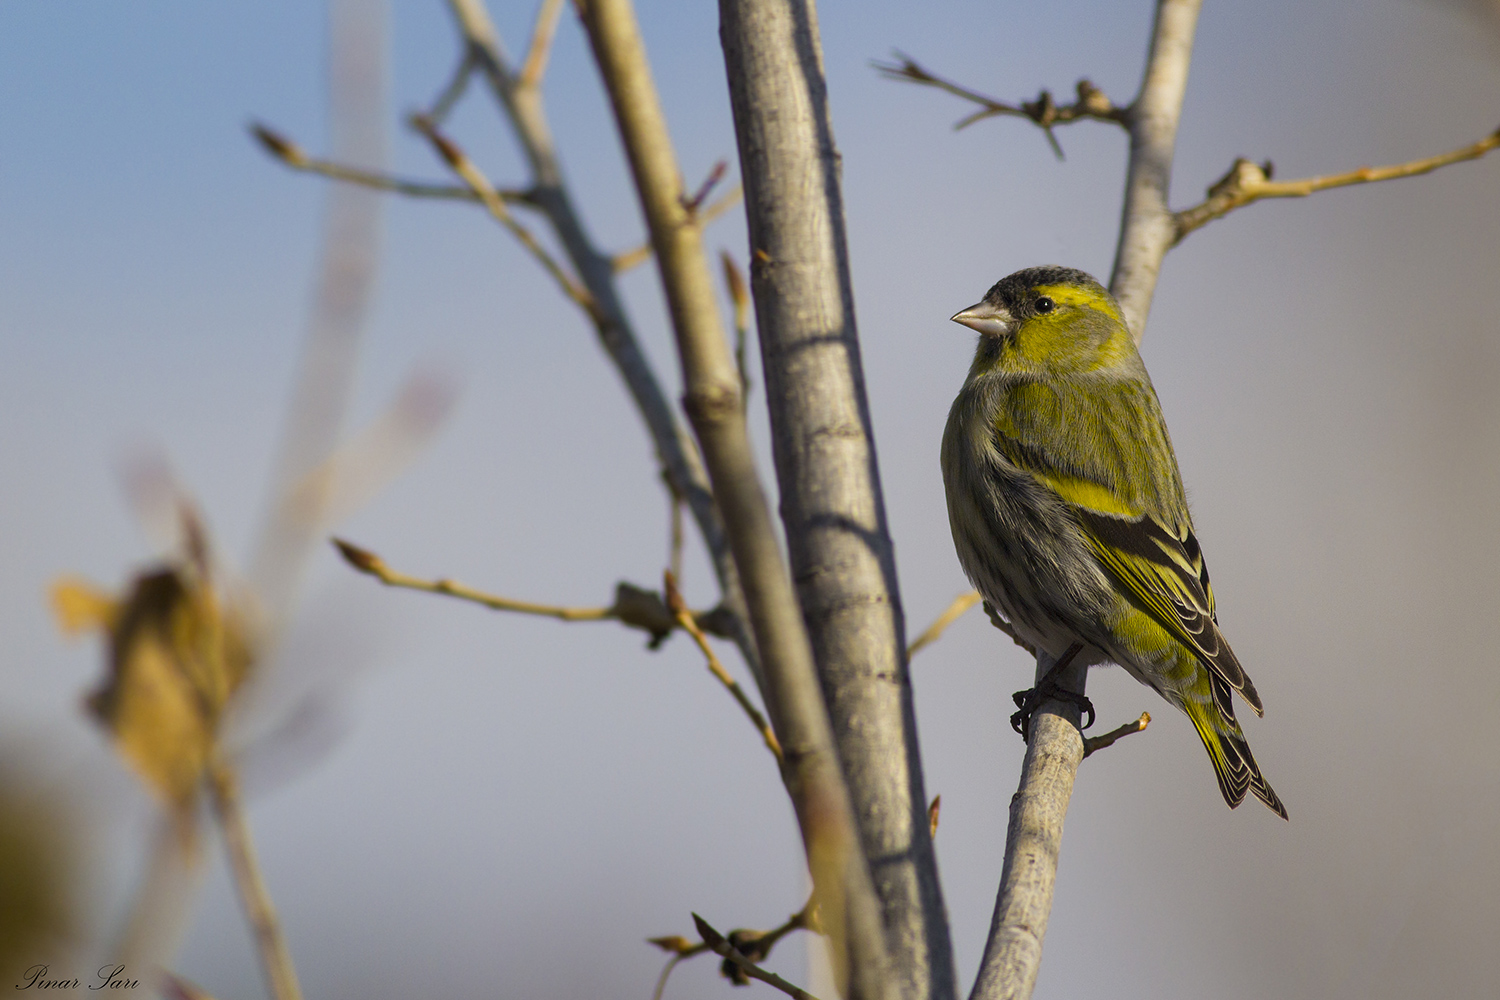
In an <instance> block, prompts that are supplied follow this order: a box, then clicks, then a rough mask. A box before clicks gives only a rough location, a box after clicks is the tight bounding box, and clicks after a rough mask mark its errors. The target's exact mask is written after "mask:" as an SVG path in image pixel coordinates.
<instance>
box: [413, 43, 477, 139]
mask: <svg viewBox="0 0 1500 1000" xmlns="http://www.w3.org/2000/svg"><path fill="white" fill-rule="evenodd" d="M475 68H476V62H475V59H474V51H473V50H472V49H465V50H464V54H463V58H462V59H460V60H459V61H458V66H457V68H456V69H454V71H453V79H451V80H449V81H448V86H446V87H444V88H443V92H442V93H440V94H438V96H437V98H436V99H435V100H433V102H432V106H431V107H430V108H428V109H427V111H426V113H425V114H424V115H423V117H425V118H426V119H427V120H428V121H431V122H436V123H437V124H439V125H441V124H442V123H443V122H445V121H447V120H448V115H449V113H450V112H452V110H453V108H454V105H456V104H458V101H459V98H461V97H463V96H464V91H466V90H468V89H469V78H470V77H472V76H473V75H474V70H475Z"/></svg>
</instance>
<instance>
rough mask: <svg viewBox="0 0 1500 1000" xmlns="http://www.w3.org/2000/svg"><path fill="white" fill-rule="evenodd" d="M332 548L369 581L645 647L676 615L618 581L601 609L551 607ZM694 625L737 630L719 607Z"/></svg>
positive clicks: (654, 597) (340, 543) (348, 547)
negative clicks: (641, 640)
mask: <svg viewBox="0 0 1500 1000" xmlns="http://www.w3.org/2000/svg"><path fill="white" fill-rule="evenodd" d="M333 544H334V546H335V547H336V548H337V549H338V550H339V554H340V555H342V556H343V557H344V560H345V561H346V562H348V563H349V565H350V566H352V567H354V568H355V569H357V570H359V571H360V572H361V573H365V574H367V575H369V576H373V577H374V578H375V579H377V580H379V581H380V582H381V583H383V584H385V585H386V586H388V587H400V588H402V589H405V590H418V591H421V592H423V593H427V594H441V595H443V596H445V597H456V598H458V599H459V600H461V601H471V602H473V603H475V604H480V605H483V606H484V607H487V608H490V609H492V610H495V611H514V612H517V613H519V614H523V615H539V616H541V617H543V618H555V619H557V620H558V621H565V622H597V621H617V622H619V623H620V624H622V625H627V626H629V627H631V628H637V629H640V630H641V631H643V632H646V633H649V634H650V636H651V648H652V649H655V648H656V647H657V646H659V645H661V643H662V641H663V640H665V639H666V638H667V636H669V635H671V634H672V630H673V629H674V628H676V627H677V618H676V616H675V615H674V614H673V613H672V612H671V611H670V610H669V609H668V608H667V604H666V602H665V601H664V600H663V599H662V597H661V595H660V594H658V593H656V592H655V591H652V590H646V589H644V588H642V587H637V586H635V585H633V584H629V583H625V582H623V581H622V582H620V583H618V584H616V585H615V602H614V604H612V605H610V606H609V607H607V608H572V607H563V606H560V605H555V604H536V603H534V602H532V601H517V600H513V599H511V598H508V597H499V596H497V595H495V594H489V593H485V592H484V591H482V590H475V589H474V588H473V587H466V586H464V585H463V584H461V583H456V582H454V581H452V580H424V579H421V578H420V577H415V576H408V575H407V574H405V573H399V572H397V571H396V570H393V569H391V568H390V566H388V565H386V562H385V560H384V559H382V558H380V556H378V555H376V554H375V553H373V552H371V551H369V550H367V549H362V548H360V547H359V546H357V545H354V544H352V543H350V542H346V541H344V540H342V539H339V538H335V539H334V540H333ZM692 621H693V623H694V625H695V626H696V627H697V628H698V629H700V630H702V631H704V632H711V633H712V634H714V635H717V636H719V637H721V638H725V639H733V638H734V637H735V635H736V633H737V628H736V626H735V623H734V622H733V621H732V620H729V619H728V616H727V615H726V614H725V613H724V610H723V609H722V608H713V609H711V610H709V611H694V612H692Z"/></svg>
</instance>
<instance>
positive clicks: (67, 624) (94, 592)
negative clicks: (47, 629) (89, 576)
mask: <svg viewBox="0 0 1500 1000" xmlns="http://www.w3.org/2000/svg"><path fill="white" fill-rule="evenodd" d="M51 596H52V613H53V615H54V616H55V617H56V618H57V627H58V628H60V629H62V631H63V634H64V635H69V636H76V635H82V634H83V633H84V632H93V631H102V632H108V631H109V630H110V629H112V628H114V624H115V616H116V615H117V614H119V610H120V602H119V601H117V600H115V597H114V595H113V594H111V593H110V592H109V591H107V590H105V589H104V588H103V587H98V586H95V585H94V584H93V583H92V582H90V581H88V580H85V579H83V578H82V577H76V576H65V577H61V578H60V579H58V580H57V582H56V583H54V584H53V585H52V594H51Z"/></svg>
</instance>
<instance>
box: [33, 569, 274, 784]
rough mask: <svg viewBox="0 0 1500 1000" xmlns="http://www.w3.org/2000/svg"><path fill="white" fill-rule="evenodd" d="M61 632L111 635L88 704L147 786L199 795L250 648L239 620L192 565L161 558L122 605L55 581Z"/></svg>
mask: <svg viewBox="0 0 1500 1000" xmlns="http://www.w3.org/2000/svg"><path fill="white" fill-rule="evenodd" d="M53 601H54V604H55V606H56V607H57V613H58V619H59V622H60V623H61V625H62V627H63V628H64V629H65V630H68V631H76V630H77V629H79V628H81V627H85V626H87V625H89V624H92V625H93V626H94V627H96V628H99V629H100V630H101V631H103V632H104V633H105V634H106V635H107V636H108V639H109V668H108V669H109V672H108V675H107V676H106V677H105V680H104V683H103V685H102V686H101V687H100V688H99V689H98V690H97V691H95V692H94V693H93V694H92V695H90V696H89V699H88V706H89V709H90V711H91V712H92V714H93V715H94V717H95V718H96V719H98V720H99V722H100V723H101V724H102V725H103V726H104V727H105V728H106V729H107V730H109V732H110V734H111V735H112V736H113V738H114V740H115V745H116V747H117V749H118V750H119V752H120V754H121V756H123V757H124V758H125V759H126V760H127V761H128V762H129V763H130V766H131V767H133V768H134V769H135V770H136V772H137V773H138V774H139V775H140V776H141V777H142V778H143V779H144V780H145V782H146V784H147V785H148V786H149V787H150V788H151V789H152V791H153V792H155V793H156V794H157V795H159V796H160V797H162V798H163V799H164V800H165V801H166V802H168V803H169V804H171V805H173V806H175V807H176V808H177V809H179V810H186V809H188V808H189V807H191V805H192V804H193V803H194V801H196V794H197V790H198V787H199V785H200V784H201V780H202V776H203V771H204V768H205V767H206V766H207V763H208V760H209V758H210V756H211V754H212V752H213V748H214V740H215V735H216V732H217V729H218V724H219V720H220V719H221V718H222V716H223V712H224V708H225V706H226V705H227V704H228V702H229V698H230V696H231V695H233V694H234V692H235V691H236V690H237V689H238V688H239V687H240V685H241V684H242V683H243V682H244V680H245V677H246V675H247V674H248V672H249V669H250V663H251V651H250V644H249V641H248V637H247V635H246V632H245V628H244V626H243V624H242V622H241V620H240V618H239V617H238V616H237V615H236V614H234V613H233V612H232V611H231V610H230V609H228V608H227V607H226V606H225V603H224V602H223V601H222V600H221V598H220V597H219V595H217V594H216V593H214V591H213V588H212V586H211V584H210V583H209V581H208V580H207V579H206V578H204V577H203V576H201V575H200V574H198V573H196V572H193V571H192V570H190V569H187V568H185V567H180V566H174V565H170V564H167V565H162V566H160V567H157V568H155V569H153V570H149V571H147V572H146V573H143V574H142V575H140V576H139V577H137V578H136V580H135V582H134V583H132V584H131V587H130V591H129V593H128V594H127V595H126V596H125V598H124V599H123V600H122V601H120V602H114V601H111V600H110V599H109V598H108V597H106V596H104V595H103V593H102V591H100V590H99V589H98V588H95V587H92V586H90V585H88V584H83V583H79V582H77V581H73V580H65V581H62V582H60V583H59V584H58V585H56V586H55V587H54V588H53Z"/></svg>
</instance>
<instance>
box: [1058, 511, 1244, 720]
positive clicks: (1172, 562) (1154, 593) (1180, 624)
mask: <svg viewBox="0 0 1500 1000" xmlns="http://www.w3.org/2000/svg"><path fill="white" fill-rule="evenodd" d="M1060 492H1061V491H1060ZM1062 496H1063V499H1064V500H1067V501H1068V503H1069V506H1070V507H1072V509H1073V512H1074V514H1075V515H1077V518H1078V524H1079V526H1080V527H1081V528H1082V529H1083V534H1084V539H1085V541H1086V542H1087V543H1088V546H1089V549H1090V550H1091V551H1092V552H1093V553H1094V557H1095V558H1096V559H1098V560H1099V564H1100V565H1101V566H1102V567H1103V568H1104V570H1105V572H1107V573H1108V574H1109V575H1110V576H1111V577H1113V578H1114V580H1115V581H1116V583H1118V584H1119V585H1120V587H1121V589H1122V590H1123V591H1124V593H1125V594H1126V595H1127V596H1128V597H1130V598H1131V599H1132V600H1133V601H1134V602H1135V603H1136V604H1138V605H1140V607H1141V608H1143V609H1144V610H1145V611H1146V613H1147V614H1149V615H1150V616H1151V617H1152V618H1153V619H1154V620H1155V621H1156V622H1157V624H1159V625H1161V626H1162V628H1164V629H1166V630H1167V632H1168V633H1169V634H1171V635H1172V636H1173V637H1175V638H1176V639H1177V640H1178V641H1179V642H1181V643H1182V644H1183V645H1185V646H1187V647H1188V648H1189V649H1191V650H1192V651H1193V652H1194V653H1195V654H1197V657H1198V659H1199V660H1200V661H1201V662H1202V663H1203V664H1204V666H1206V667H1208V668H1209V669H1210V670H1211V671H1213V672H1214V673H1215V674H1216V675H1218V676H1219V677H1220V678H1222V679H1223V681H1224V682H1225V683H1226V684H1228V685H1229V686H1230V687H1231V688H1233V689H1234V690H1236V691H1238V692H1240V694H1242V695H1244V697H1245V700H1246V701H1247V702H1249V703H1250V706H1251V707H1252V708H1254V709H1255V711H1256V713H1257V714H1260V713H1261V712H1262V711H1263V710H1262V707H1261V702H1260V695H1259V694H1258V693H1257V692H1256V690H1255V685H1254V684H1252V683H1251V681H1250V678H1249V677H1248V676H1246V674H1245V670H1244V668H1243V667H1241V666H1240V662H1239V660H1237V659H1236V658H1235V655H1234V651H1233V650H1232V649H1230V648H1229V643H1228V642H1226V641H1225V639H1224V637H1223V636H1222V635H1221V634H1220V633H1219V629H1218V626H1217V624H1215V621H1214V599H1213V588H1212V587H1211V586H1210V584H1209V582H1208V568H1207V567H1206V566H1205V565H1204V562H1203V552H1202V550H1201V549H1200V548H1199V546H1198V540H1197V539H1196V538H1194V537H1193V531H1192V528H1191V527H1189V526H1187V525H1186V524H1183V525H1182V526H1181V527H1180V528H1179V529H1178V530H1176V531H1173V530H1170V529H1168V528H1167V527H1165V526H1164V525H1162V524H1161V522H1160V521H1158V520H1157V519H1156V518H1155V517H1153V516H1152V515H1150V514H1141V515H1139V516H1137V517H1134V518H1129V517H1121V516H1119V515H1116V514H1112V513H1104V512H1101V511H1099V510H1096V509H1094V508H1092V507H1090V506H1088V505H1086V504H1080V503H1078V502H1077V501H1076V500H1074V499H1073V498H1071V497H1069V496H1068V495H1067V493H1065V492H1064V493H1062ZM1079 499H1082V498H1081V497H1080V498H1079ZM1220 690H1221V689H1219V688H1218V686H1217V685H1216V686H1215V701H1220V700H1222V701H1224V702H1225V704H1221V705H1220V706H1219V708H1220V709H1221V710H1222V711H1223V712H1224V713H1225V715H1227V716H1228V717H1229V718H1234V713H1233V708H1232V706H1231V705H1229V704H1227V703H1228V701H1229V694H1228V692H1227V691H1225V692H1223V696H1222V699H1221V698H1220V697H1219V692H1220Z"/></svg>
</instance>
